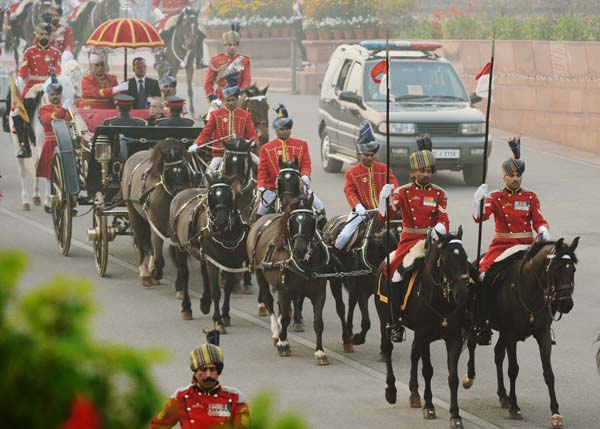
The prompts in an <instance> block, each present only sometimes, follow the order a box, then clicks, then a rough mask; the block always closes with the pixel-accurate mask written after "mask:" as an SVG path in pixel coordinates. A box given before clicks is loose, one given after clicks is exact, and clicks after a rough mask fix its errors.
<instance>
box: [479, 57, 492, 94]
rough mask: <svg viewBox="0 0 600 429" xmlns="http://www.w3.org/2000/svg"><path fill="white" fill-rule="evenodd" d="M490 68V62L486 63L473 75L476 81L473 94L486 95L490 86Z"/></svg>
mask: <svg viewBox="0 0 600 429" xmlns="http://www.w3.org/2000/svg"><path fill="white" fill-rule="evenodd" d="M491 68H492V65H491V63H487V64H486V65H485V66H484V67H483V69H482V70H481V71H480V72H479V74H478V75H477V76H475V80H476V81H477V87H476V88H475V94H477V95H479V96H480V97H482V98H487V97H488V89H489V86H490V70H491Z"/></svg>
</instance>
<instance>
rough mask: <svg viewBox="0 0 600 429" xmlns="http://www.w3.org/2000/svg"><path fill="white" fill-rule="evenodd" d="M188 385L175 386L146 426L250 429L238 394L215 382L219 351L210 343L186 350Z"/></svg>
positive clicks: (220, 362)
mask: <svg viewBox="0 0 600 429" xmlns="http://www.w3.org/2000/svg"><path fill="white" fill-rule="evenodd" d="M190 368H191V370H192V372H193V373H194V375H193V377H192V384H191V385H189V386H187V387H184V388H182V389H178V390H177V391H175V393H174V394H173V396H171V398H170V399H169V400H168V401H167V403H166V404H165V406H164V407H163V409H162V410H161V411H160V413H158V415H157V416H156V417H154V418H153V419H152V422H151V423H150V426H149V429H165V428H171V427H173V426H175V425H176V424H177V423H179V424H180V425H181V428H182V429H211V428H217V427H222V426H224V427H228V428H236V429H249V428H250V411H249V409H248V405H247V404H246V400H245V399H244V396H243V395H242V393H241V392H240V391H239V390H237V389H234V388H232V387H227V386H222V385H221V384H219V375H221V373H222V372H223V351H222V350H221V348H220V347H218V346H216V345H214V344H202V345H201V346H200V347H198V348H197V349H194V350H192V352H191V353H190Z"/></svg>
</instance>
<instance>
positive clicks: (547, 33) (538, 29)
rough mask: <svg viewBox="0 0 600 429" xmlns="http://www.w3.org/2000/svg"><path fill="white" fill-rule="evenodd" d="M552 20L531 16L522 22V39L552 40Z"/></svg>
mask: <svg viewBox="0 0 600 429" xmlns="http://www.w3.org/2000/svg"><path fill="white" fill-rule="evenodd" d="M553 21H554V20H552V19H548V18H540V17H537V16H532V17H530V18H527V19H525V20H524V21H523V38H524V39H526V40H552V29H553V27H554V22H553Z"/></svg>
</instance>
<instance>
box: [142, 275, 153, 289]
mask: <svg viewBox="0 0 600 429" xmlns="http://www.w3.org/2000/svg"><path fill="white" fill-rule="evenodd" d="M140 279H141V280H142V286H144V287H152V284H153V283H152V279H151V278H150V277H140Z"/></svg>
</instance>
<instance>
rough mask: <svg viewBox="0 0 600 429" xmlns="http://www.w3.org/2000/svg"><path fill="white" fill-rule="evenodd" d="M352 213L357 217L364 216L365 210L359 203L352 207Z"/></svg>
mask: <svg viewBox="0 0 600 429" xmlns="http://www.w3.org/2000/svg"><path fill="white" fill-rule="evenodd" d="M354 211H355V212H356V214H357V215H359V216H366V215H367V209H366V208H365V206H363V205H362V204H361V203H358V204H357V205H355V206H354Z"/></svg>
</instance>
